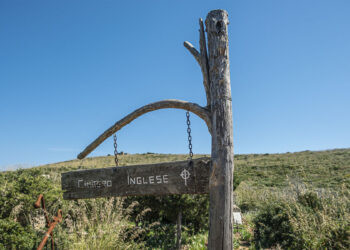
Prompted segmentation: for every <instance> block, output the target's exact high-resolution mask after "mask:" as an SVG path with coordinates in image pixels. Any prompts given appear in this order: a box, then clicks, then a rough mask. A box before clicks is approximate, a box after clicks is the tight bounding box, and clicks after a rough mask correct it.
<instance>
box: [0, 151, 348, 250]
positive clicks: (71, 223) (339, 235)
mask: <svg viewBox="0 0 350 250" xmlns="http://www.w3.org/2000/svg"><path fill="white" fill-rule="evenodd" d="M203 156H204V155H196V156H195V157H203ZM186 158H187V155H166V154H135V155H121V156H119V163H120V165H121V166H127V165H133V164H142V163H156V162H165V161H175V160H185V159H186ZM113 165H114V158H113V156H106V157H94V158H87V159H84V160H72V161H66V162H59V163H55V164H49V165H44V166H39V167H35V168H31V169H24V170H17V171H8V172H1V173H0V184H1V185H0V192H1V193H2V197H1V198H0V235H2V236H0V249H1V248H2V247H5V246H6V247H8V246H9V245H10V248H11V246H13V247H16V248H21V249H31V248H32V247H33V246H34V245H37V244H38V242H40V239H41V238H42V236H43V234H44V232H45V228H44V224H43V223H42V220H43V214H42V212H40V211H38V210H34V208H32V206H31V204H32V203H33V202H34V201H35V199H36V197H37V196H38V195H39V194H40V193H43V194H44V196H45V198H46V200H47V204H48V207H50V212H51V213H55V212H56V211H57V209H58V208H61V209H62V210H63V214H64V220H63V223H61V224H60V225H59V226H58V227H57V228H56V229H55V235H56V242H57V246H58V247H59V248H60V249H87V248H88V249H96V248H100V249H108V248H128V249H138V248H164V249H165V248H169V247H170V246H173V244H174V238H175V237H174V228H175V226H174V223H173V219H172V214H175V213H176V211H177V210H176V209H177V208H178V207H179V204H183V205H182V206H183V207H182V209H183V210H184V211H183V213H184V214H188V215H189V216H188V217H186V216H184V225H183V237H184V240H183V242H184V245H186V247H184V248H185V249H204V247H205V245H204V243H205V241H206V234H207V231H206V230H207V216H208V214H207V211H206V206H207V204H208V202H207V196H182V197H179V196H174V197H160V198H154V197H141V198H128V199H124V198H112V199H91V200H81V201H64V200H63V199H62V191H61V189H60V173H62V172H66V171H71V170H75V169H88V168H102V167H109V166H113ZM234 189H235V192H234V193H235V203H236V204H237V205H238V206H239V207H240V208H241V209H242V211H243V213H244V225H243V226H241V227H237V228H236V229H235V237H236V240H235V247H237V248H238V247H243V248H248V247H250V248H252V249H255V248H259V247H271V246H273V245H275V246H276V245H279V246H282V247H286V248H288V247H292V248H300V247H301V248H309V249H318V248H319V247H321V248H322V247H326V246H328V248H334V245H332V244H337V242H339V244H338V247H339V249H342V248H343V247H344V246H345V247H346V246H350V224H349V221H350V220H349V219H350V218H349V214H350V211H349V210H350V202H349V194H348V189H350V149H337V150H329V151H319V152H312V151H304V152H298V153H286V154H254V155H236V156H235V172H234ZM315 204H316V205H315ZM317 204H318V205H317ZM196 206H197V207H196ZM175 208H176V209H175ZM266 208H268V210H266ZM186 209H187V210H186ZM203 209H204V210H203ZM315 209H316V210H315ZM150 210H152V211H150ZM195 211H200V212H197V213H194V212H195ZM274 212H275V214H271V213H274ZM277 215H278V216H277ZM276 216H277V217H276ZM281 216H282V217H281ZM283 216H284V217H283ZM315 216H316V217H315ZM299 217H300V218H302V217H307V218H312V221H304V220H300V218H299ZM276 218H279V219H278V220H281V218H284V219H283V221H278V220H277V222H276V221H274V220H276ZM295 218H299V220H298V221H295ZM335 218H338V219H335ZM339 218H340V219H339ZM326 219H327V220H332V222H327V221H325V220H326ZM271 221H274V222H276V223H275V224H276V225H277V228H276V225H272V224H271ZM344 221H345V222H344ZM343 222H344V223H343ZM293 223H294V224H293ZM280 225H284V226H285V228H284V227H283V228H280ZM286 225H287V226H286ZM193 228H197V229H196V230H194V229H193ZM273 230H277V231H279V232H281V235H279V234H276V233H275V234H273V235H271V231H273ZM322 230H323V231H324V237H323V238H322V237H320V234H322V232H323V231H322ZM312 231H319V232H318V233H319V235H317V234H316V233H311V232H312ZM2 232H3V234H2ZM5 232H6V233H5ZM308 232H309V233H308ZM328 232H329V233H328ZM328 234H329V235H328ZM293 237H298V240H296V239H294V238H293ZM300 238H301V240H300ZM319 238H320V239H319ZM293 244H294V245H293ZM327 244H328V245H327ZM346 244H349V245H346ZM335 248H337V247H335Z"/></svg>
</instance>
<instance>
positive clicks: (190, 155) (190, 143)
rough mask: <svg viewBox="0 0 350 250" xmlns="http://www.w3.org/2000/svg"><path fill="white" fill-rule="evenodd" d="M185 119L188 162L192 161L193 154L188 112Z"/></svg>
mask: <svg viewBox="0 0 350 250" xmlns="http://www.w3.org/2000/svg"><path fill="white" fill-rule="evenodd" d="M186 118H187V134H188V149H189V150H190V152H189V160H192V157H193V152H192V136H191V121H190V112H189V111H187V112H186Z"/></svg>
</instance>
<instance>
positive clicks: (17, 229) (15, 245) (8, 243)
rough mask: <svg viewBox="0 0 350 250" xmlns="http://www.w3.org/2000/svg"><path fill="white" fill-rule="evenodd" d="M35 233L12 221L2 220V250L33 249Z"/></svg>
mask: <svg viewBox="0 0 350 250" xmlns="http://www.w3.org/2000/svg"><path fill="white" fill-rule="evenodd" d="M34 239H35V233H34V231H33V230H32V228H31V227H29V226H27V227H22V226H21V225H20V224H19V223H18V222H15V221H13V220H11V219H0V249H32V248H33V247H34V244H35V240H34Z"/></svg>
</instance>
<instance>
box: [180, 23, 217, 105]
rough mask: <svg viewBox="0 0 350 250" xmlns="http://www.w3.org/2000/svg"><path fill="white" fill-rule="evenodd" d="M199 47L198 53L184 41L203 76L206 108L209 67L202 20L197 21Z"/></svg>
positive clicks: (208, 94) (208, 99) (208, 88)
mask: <svg viewBox="0 0 350 250" xmlns="http://www.w3.org/2000/svg"><path fill="white" fill-rule="evenodd" d="M199 27H200V29H199V47H200V52H198V50H196V49H195V48H194V46H193V45H192V44H191V43H190V42H187V41H185V42H184V46H185V48H186V49H188V51H189V52H190V53H191V54H192V55H193V57H194V58H195V59H196V61H197V62H198V64H199V66H200V68H201V71H202V76H203V85H204V90H205V95H206V98H207V106H208V105H210V104H211V101H210V98H211V96H210V86H209V84H210V80H209V65H208V54H207V46H206V39H205V32H204V25H203V20H202V18H200V19H199Z"/></svg>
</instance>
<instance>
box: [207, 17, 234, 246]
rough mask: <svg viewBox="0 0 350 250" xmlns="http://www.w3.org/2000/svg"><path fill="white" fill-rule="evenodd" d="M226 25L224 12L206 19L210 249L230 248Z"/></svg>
mask: <svg viewBox="0 0 350 250" xmlns="http://www.w3.org/2000/svg"><path fill="white" fill-rule="evenodd" d="M228 24H229V22H228V15H227V12H226V11H223V10H215V11H211V12H210V13H209V14H208V16H207V19H206V20H205V25H206V28H207V37H208V52H209V79H210V98H211V124H212V133H211V136H212V148H211V159H212V169H211V174H210V178H209V193H210V194H209V195H210V211H209V214H210V225H209V242H208V243H209V249H232V188H233V187H232V184H233V182H232V181H233V129H232V104H231V83H230V62H229V50H228V32H227V25H228Z"/></svg>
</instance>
